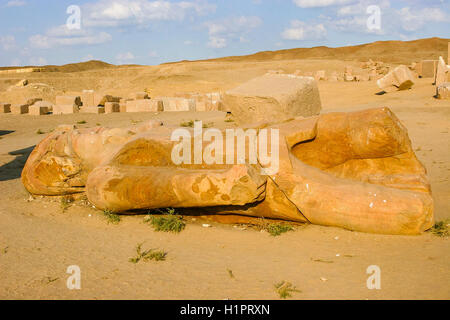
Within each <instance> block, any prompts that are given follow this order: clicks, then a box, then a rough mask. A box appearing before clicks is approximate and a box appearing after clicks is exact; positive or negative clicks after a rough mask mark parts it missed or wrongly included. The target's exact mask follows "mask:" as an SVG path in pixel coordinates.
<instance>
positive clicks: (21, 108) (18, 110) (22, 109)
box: [11, 104, 29, 114]
mask: <svg viewBox="0 0 450 320" xmlns="http://www.w3.org/2000/svg"><path fill="white" fill-rule="evenodd" d="M28 108H29V106H28V105H27V104H15V105H12V106H11V113H12V114H25V113H28Z"/></svg>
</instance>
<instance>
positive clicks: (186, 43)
mask: <svg viewBox="0 0 450 320" xmlns="http://www.w3.org/2000/svg"><path fill="white" fill-rule="evenodd" d="M183 43H184V44H185V45H186V46H190V45H191V44H193V42H192V41H191V40H186V41H184V42H183Z"/></svg>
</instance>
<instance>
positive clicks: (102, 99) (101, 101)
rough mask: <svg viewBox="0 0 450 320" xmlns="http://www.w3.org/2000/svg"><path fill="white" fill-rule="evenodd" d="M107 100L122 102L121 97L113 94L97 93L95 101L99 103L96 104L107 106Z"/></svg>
mask: <svg viewBox="0 0 450 320" xmlns="http://www.w3.org/2000/svg"><path fill="white" fill-rule="evenodd" d="M107 102H120V97H114V96H112V95H109V94H107V95H99V94H95V103H96V104H97V105H96V106H102V107H104V106H105V103H107Z"/></svg>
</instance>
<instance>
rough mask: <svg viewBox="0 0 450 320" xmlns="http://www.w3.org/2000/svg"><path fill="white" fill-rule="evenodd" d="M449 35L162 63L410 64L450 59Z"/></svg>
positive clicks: (51, 68)
mask: <svg viewBox="0 0 450 320" xmlns="http://www.w3.org/2000/svg"><path fill="white" fill-rule="evenodd" d="M448 42H450V39H443V38H436V37H435V38H426V39H418V40H412V41H400V40H395V41H376V42H372V43H367V44H361V45H356V46H346V47H337V48H330V47H326V46H319V47H313V48H295V49H284V50H277V51H261V52H257V53H254V54H251V55H244V56H230V57H221V58H215V59H204V60H183V61H173V62H166V63H163V64H162V65H170V64H180V63H194V62H264V61H283V60H300V59H313V60H316V59H324V60H347V61H349V60H357V61H367V60H369V59H372V60H374V61H383V62H386V63H393V64H409V63H411V62H412V61H420V60H425V59H438V58H439V56H443V57H444V60H447V55H448V53H447V48H448V47H447V46H448ZM137 66H138V65H122V66H120V67H137ZM114 67H116V65H114V64H110V63H106V62H103V61H98V60H91V61H87V62H79V63H71V64H66V65H62V66H55V65H47V66H42V67H36V66H27V67H0V70H12V69H20V68H40V69H41V70H42V71H44V72H64V73H69V72H82V71H90V70H100V69H105V68H114Z"/></svg>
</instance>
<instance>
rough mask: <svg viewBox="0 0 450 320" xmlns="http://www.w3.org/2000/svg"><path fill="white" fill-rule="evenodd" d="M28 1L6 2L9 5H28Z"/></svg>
mask: <svg viewBox="0 0 450 320" xmlns="http://www.w3.org/2000/svg"><path fill="white" fill-rule="evenodd" d="M26 4H27V3H26V1H22V0H11V1H8V3H7V4H6V6H7V7H23V6H24V5H26Z"/></svg>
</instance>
